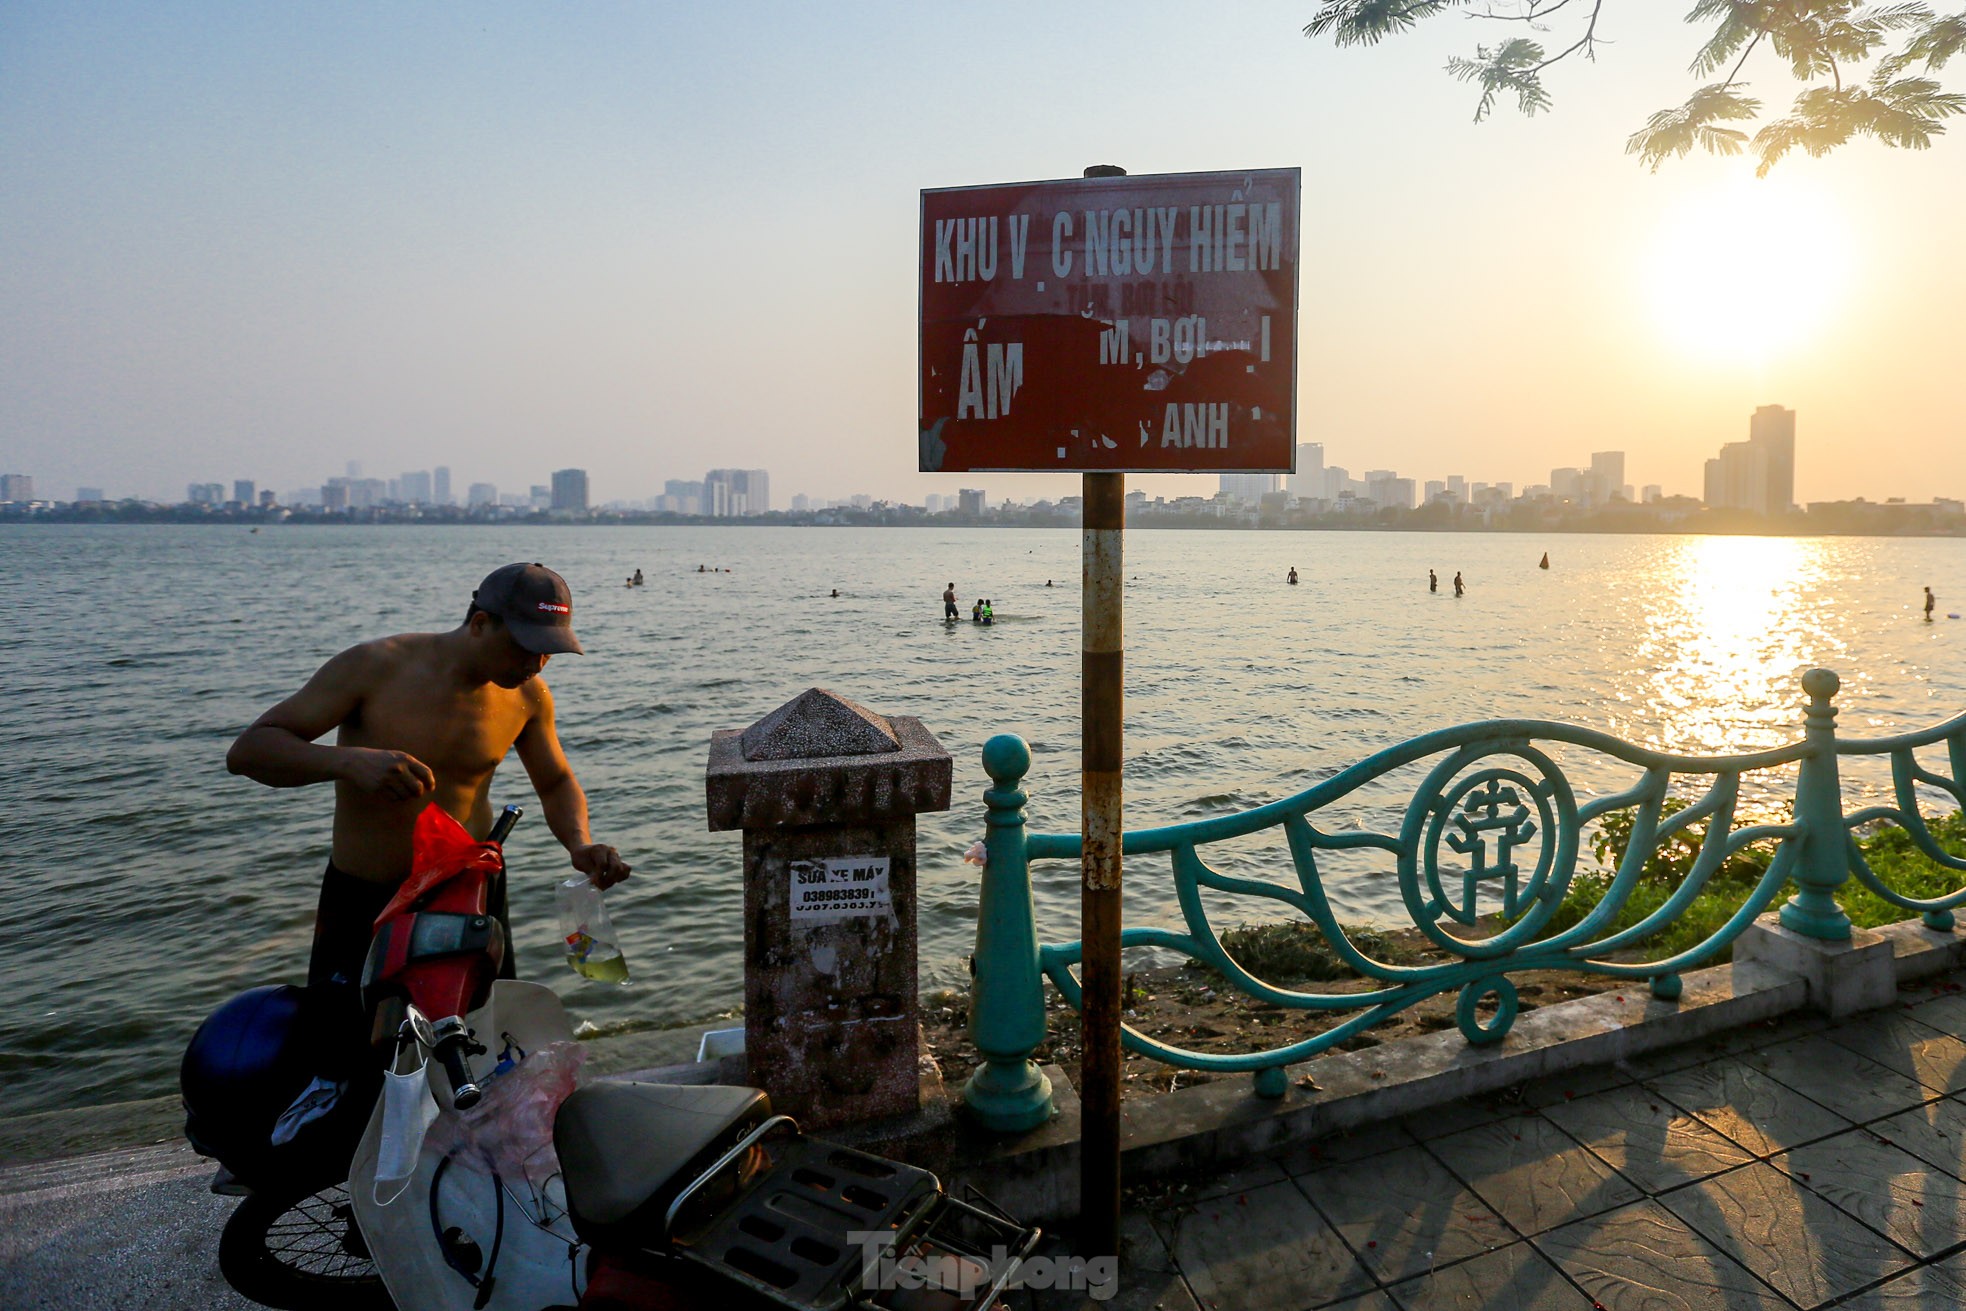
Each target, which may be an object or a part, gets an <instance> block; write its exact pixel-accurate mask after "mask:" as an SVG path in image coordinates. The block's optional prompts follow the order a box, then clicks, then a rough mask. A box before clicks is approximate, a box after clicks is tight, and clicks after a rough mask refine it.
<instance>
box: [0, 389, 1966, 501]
mask: <svg viewBox="0 0 1966 1311" xmlns="http://www.w3.org/2000/svg"><path fill="white" fill-rule="evenodd" d="M1748 433H1749V435H1748V439H1747V440H1746V441H1742V442H1729V443H1725V444H1723V445H1722V447H1721V450H1720V454H1719V455H1718V456H1716V457H1714V458H1710V459H1708V460H1706V461H1705V464H1704V469H1703V473H1704V477H1703V480H1702V483H1701V490H1700V491H1699V492H1698V493H1694V492H1687V491H1680V490H1678V489H1676V488H1668V487H1666V486H1665V485H1663V484H1658V483H1652V484H1646V485H1644V486H1643V488H1642V490H1641V489H1640V488H1638V487H1635V486H1634V485H1633V484H1631V483H1629V482H1627V481H1626V480H1625V462H1626V452H1624V451H1593V452H1591V453H1590V460H1589V463H1588V465H1582V466H1557V467H1553V468H1552V469H1551V470H1550V472H1549V477H1548V480H1547V481H1546V482H1543V483H1535V482H1523V483H1516V482H1513V481H1501V480H1496V481H1487V480H1482V479H1477V478H1469V477H1467V476H1466V475H1465V474H1449V475H1446V476H1445V477H1442V478H1438V479H1430V478H1424V477H1418V478H1416V477H1402V476H1400V475H1399V473H1398V472H1397V471H1396V470H1392V469H1368V470H1365V471H1364V472H1363V473H1362V474H1361V475H1360V476H1358V477H1353V476H1352V475H1351V470H1350V469H1349V468H1348V467H1346V466H1342V465H1337V464H1333V463H1329V462H1327V460H1326V455H1325V446H1324V444H1323V443H1321V442H1301V443H1299V444H1298V445H1297V447H1296V451H1295V457H1296V458H1295V463H1296V468H1295V469H1294V471H1292V472H1291V473H1288V474H1224V475H1219V476H1218V477H1217V479H1216V485H1217V490H1218V491H1219V492H1220V493H1221V494H1223V495H1225V496H1229V497H1231V498H1233V499H1235V500H1237V501H1238V502H1240V503H1243V504H1247V505H1256V504H1259V503H1261V502H1262V501H1263V499H1264V497H1265V496H1266V495H1268V494H1271V493H1275V492H1286V493H1287V494H1288V496H1289V497H1290V498H1291V500H1292V501H1302V502H1306V503H1309V502H1315V501H1325V502H1333V503H1339V502H1343V501H1345V500H1349V499H1359V500H1361V501H1364V502H1369V503H1371V504H1373V505H1375V506H1385V507H1391V508H1395V509H1401V510H1410V509H1414V508H1416V507H1421V506H1426V505H1431V504H1435V503H1439V502H1444V503H1446V504H1449V505H1453V506H1469V507H1473V508H1476V509H1480V508H1483V507H1492V506H1506V505H1508V504H1510V503H1511V502H1513V501H1514V500H1516V499H1517V497H1518V496H1520V497H1521V498H1522V499H1525V500H1535V499H1537V498H1539V497H1549V498H1550V499H1552V500H1553V501H1554V502H1556V503H1559V504H1568V505H1575V506H1578V507H1580V508H1597V507H1604V506H1608V505H1611V504H1612V503H1613V502H1615V501H1619V500H1622V501H1625V502H1628V503H1633V504H1651V503H1654V502H1657V501H1661V500H1666V499H1671V498H1675V497H1684V498H1688V499H1691V500H1695V501H1699V502H1701V503H1703V504H1705V505H1707V506H1710V507H1713V508H1717V509H1739V510H1748V511H1752V512H1754V513H1757V514H1762V515H1775V514H1783V513H1786V512H1789V511H1791V510H1794V509H1797V508H1799V507H1798V504H1797V502H1796V499H1795V496H1794V488H1795V470H1796V453H1795V440H1796V412H1795V411H1794V410H1791V409H1788V408H1786V407H1784V406H1781V405H1773V404H1771V405H1761V406H1757V407H1756V409H1755V410H1754V412H1753V413H1752V414H1751V415H1750V416H1749V417H1748ZM345 468H346V470H347V473H346V475H344V476H338V477H331V478H329V479H328V480H327V482H326V483H324V484H322V486H321V487H320V491H319V494H318V496H317V495H316V494H315V493H314V491H313V489H312V488H303V489H295V490H293V491H289V492H288V493H286V494H285V496H284V497H280V496H278V495H277V494H276V493H274V492H273V491H271V490H268V491H265V492H262V493H260V494H259V495H260V499H259V502H258V504H259V505H260V506H261V507H262V508H263V507H266V506H269V505H272V504H275V503H279V504H288V505H293V506H322V507H324V508H327V509H330V510H347V509H365V508H374V507H377V506H382V505H408V506H419V505H430V506H458V505H461V506H464V507H466V508H474V509H475V508H478V507H481V506H502V507H506V508H531V509H549V510H552V511H556V512H560V511H583V512H584V511H586V510H587V509H589V508H590V507H592V508H602V507H606V508H613V509H623V510H645V511H656V512H666V513H673V514H682V515H700V516H704V517H709V518H742V517H746V516H749V515H757V514H765V513H769V512H770V511H771V510H772V509H773V508H774V507H773V505H772V502H771V496H770V491H769V487H770V474H769V473H768V472H767V471H766V470H763V469H748V470H746V469H712V470H710V471H709V472H708V473H706V474H705V475H704V477H703V478H702V479H698V480H689V479H675V478H670V479H665V480H664V483H663V492H662V493H661V494H660V495H651V496H645V497H636V496H607V497H600V496H592V495H590V492H589V484H588V478H587V473H586V471H585V470H584V469H565V470H559V471H556V472H555V473H553V475H552V481H551V482H550V483H548V484H541V483H529V484H527V488H528V490H527V492H526V493H524V494H520V493H517V492H510V491H502V490H501V489H500V488H499V486H498V485H497V484H495V483H487V482H472V483H470V485H469V490H468V492H467V493H466V495H465V497H464V498H463V499H462V500H461V501H460V500H459V499H458V498H456V497H453V496H451V495H450V485H451V481H452V479H451V470H450V468H449V467H448V466H444V465H439V466H437V467H436V468H434V469H425V470H406V471H404V472H403V473H401V474H399V475H398V476H397V477H395V478H390V479H380V478H364V477H362V463H361V461H358V460H350V461H348V462H346V465H345ZM971 477H972V478H974V475H972V476H971ZM0 478H3V479H4V482H0V501H9V500H32V499H36V498H35V496H34V494H33V488H34V479H33V476H32V475H20V474H5V475H0ZM1068 485H1069V484H1068ZM255 486H256V484H255V482H254V481H253V480H252V479H235V480H234V481H233V494H232V496H231V497H230V503H232V504H243V505H245V506H247V507H251V506H252V505H253V504H254V495H253V493H254V488H255ZM23 489H25V490H26V493H27V494H26V495H16V493H17V492H20V491H22V490H23ZM241 489H244V490H243V492H242V491H241ZM84 490H86V491H89V492H92V493H94V494H93V495H87V496H85V495H81V494H80V493H81V492H82V491H84ZM972 494H974V495H975V496H977V497H984V496H986V495H988V489H987V488H977V489H963V490H962V491H960V492H959V493H956V492H952V493H935V492H929V493H926V494H924V495H923V496H922V497H921V498H920V499H919V500H907V499H905V498H895V497H884V496H879V495H876V494H874V493H870V492H849V493H844V494H842V495H838V496H832V497H827V496H814V495H812V494H810V493H806V492H799V493H795V494H794V495H793V496H792V498H791V502H790V505H789V508H790V509H791V510H792V511H794V512H803V511H806V510H809V509H814V508H832V507H852V508H861V509H865V508H868V507H870V506H872V505H874V504H876V503H898V504H910V505H923V506H925V507H926V508H927V509H928V510H929V512H931V513H933V512H935V511H936V510H937V508H938V505H939V504H943V503H946V504H947V505H948V506H949V507H951V508H954V507H955V506H957V505H959V504H965V505H966V504H969V499H968V498H969V497H970V496H971V495H972ZM1070 495H1071V492H1070V491H1067V490H1061V492H1060V493H1059V496H1058V497H1053V498H1042V497H1030V498H1027V499H1026V500H1025V502H1024V503H1026V504H1029V503H1034V502H1037V501H1041V500H1045V499H1051V500H1056V499H1063V498H1065V497H1069V496H1070ZM1196 495H1197V493H1196V492H1194V491H1192V490H1183V491H1180V492H1177V493H1176V499H1193V498H1195V497H1196ZM40 499H44V500H58V499H59V498H53V497H47V496H42V497H41V498H40ZM75 499H76V500H77V501H82V502H89V501H100V500H103V499H105V497H104V496H103V494H102V489H101V488H100V487H87V488H78V494H77V496H76V498H75ZM139 499H141V498H139ZM997 499H998V501H1000V502H1006V501H1008V502H1015V501H1016V499H1017V498H1015V497H1014V496H1013V497H1005V496H1002V495H998V496H997ZM1203 499H1206V498H1205V497H1204V498H1203ZM1819 499H1821V500H1825V501H1835V500H1848V499H1865V498H1848V497H1824V498H1819ZM1882 499H1883V500H1886V501H1897V502H1902V501H1905V500H1907V499H1913V500H1917V499H1918V498H1906V497H1904V496H1890V497H1885V498H1882ZM1925 499H1927V500H1930V501H1932V502H1938V501H1941V500H1947V501H1949V500H1954V499H1956V498H1950V497H1942V496H1940V495H1938V493H1937V492H1933V493H1931V494H1930V495H1929V497H1927V498H1925ZM182 503H184V504H189V505H193V506H197V505H214V506H216V505H220V504H224V503H227V498H226V496H225V486H224V484H223V483H218V482H214V483H191V484H189V485H188V486H187V488H186V497H185V500H184V502H182ZM979 504H980V503H979Z"/></svg>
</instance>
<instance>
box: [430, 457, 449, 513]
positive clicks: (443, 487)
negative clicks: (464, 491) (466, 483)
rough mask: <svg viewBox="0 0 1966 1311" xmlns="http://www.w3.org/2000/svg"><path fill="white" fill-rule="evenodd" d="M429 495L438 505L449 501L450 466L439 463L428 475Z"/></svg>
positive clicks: (447, 503) (446, 503)
mask: <svg viewBox="0 0 1966 1311" xmlns="http://www.w3.org/2000/svg"><path fill="white" fill-rule="evenodd" d="M430 495H431V497H432V499H434V500H435V501H436V502H437V504H438V505H449V504H450V503H451V467H450V466H449V465H448V464H440V465H438V466H437V467H436V469H435V470H433V471H432V472H431V475H430Z"/></svg>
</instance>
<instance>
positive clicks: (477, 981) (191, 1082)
mask: <svg viewBox="0 0 1966 1311" xmlns="http://www.w3.org/2000/svg"><path fill="white" fill-rule="evenodd" d="M521 813H522V812H521V810H520V808H519V807H517V806H507V807H505V809H504V811H503V813H502V814H501V816H500V817H499V820H498V822H497V824H496V825H495V827H494V829H493V832H492V834H491V836H490V837H489V838H488V839H487V840H486V841H485V842H484V843H482V844H475V845H476V848H477V850H475V851H474V852H473V853H471V858H469V859H467V860H465V861H464V862H463V863H462V865H461V867H460V868H459V869H457V870H456V871H455V872H453V873H451V874H450V875H449V876H447V877H444V878H441V879H439V880H433V881H431V882H430V883H429V884H428V885H427V886H424V887H421V888H418V887H414V886H410V885H406V894H407V895H399V896H398V898H397V899H396V900H395V901H392V903H391V904H390V906H389V908H387V909H386V910H385V911H384V912H383V914H382V916H381V917H379V919H378V921H377V924H376V929H375V934H374V938H373V940H372V942H371V946H370V950H369V954H368V960H367V964H366V966H365V968H364V970H363V978H362V997H363V1004H364V1006H365V1007H367V1008H368V1010H369V1011H370V1013H371V1014H372V1016H373V1017H374V1018H375V1028H374V1030H373V1032H374V1033H376V1034H378V1035H383V1036H382V1037H381V1038H380V1040H379V1048H380V1050H381V1056H380V1059H379V1061H378V1065H379V1067H380V1068H379V1069H377V1070H376V1071H374V1072H372V1073H373V1075H374V1077H373V1078H370V1077H367V1076H366V1075H365V1076H364V1077H363V1078H358V1079H350V1080H347V1081H345V1083H344V1085H343V1086H341V1087H340V1088H339V1089H338V1090H337V1091H338V1096H335V1097H328V1096H326V1095H325V1094H323V1095H322V1096H320V1097H318V1098H316V1103H315V1104H314V1105H312V1106H311V1108H309V1107H307V1106H305V1104H306V1103H307V1102H308V1098H309V1096H310V1090H314V1089H316V1087H317V1085H319V1084H321V1083H322V1082H323V1081H322V1080H320V1079H319V1078H318V1077H317V1078H315V1079H313V1081H312V1082H311V1083H309V1084H307V1085H306V1087H305V1088H304V1089H303V1091H302V1092H301V1093H300V1094H299V1096H298V1098H297V1099H296V1100H295V1101H293V1102H287V1101H283V1100H282V1099H283V1098H286V1097H288V1096H289V1095H290V1094H291V1090H292V1088H293V1086H294V1084H295V1082H296V1080H297V1079H299V1077H300V1073H301V1070H300V1069H297V1068H296V1066H302V1067H304V1058H305V1046H306V1041H305V1035H304V1033H300V1032H299V1031H298V1030H299V1029H300V1028H302V1027H304V1026H301V1025H299V1024H298V1019H297V1017H299V1016H300V1015H301V1014H302V1013H303V1010H304V1007H303V1005H302V1001H303V999H300V998H296V997H294V996H293V995H291V994H294V993H297V992H298V991H299V990H297V989H291V988H288V989H279V988H263V989H255V990H253V991H252V992H249V993H247V994H243V995H242V996H241V997H240V998H235V999H234V1000H233V1001H232V1002H228V1003H227V1004H226V1006H225V1007H221V1008H220V1010H219V1012H217V1013H216V1014H215V1015H214V1016H213V1017H212V1018H211V1019H210V1020H208V1021H207V1022H206V1024H205V1026H203V1027H201V1029H200V1031H199V1035H198V1037H197V1038H195V1039H194V1040H193V1043H192V1048H191V1050H190V1051H188V1052H187V1054H186V1062H185V1080H184V1082H185V1102H186V1107H187V1113H188V1114H187V1130H186V1131H187V1136H189V1137H190V1138H191V1141H192V1144H193V1146H194V1147H195V1148H197V1149H198V1150H199V1151H200V1152H202V1153H204V1154H206V1155H210V1156H214V1157H216V1158H217V1159H218V1160H219V1163H220V1168H219V1172H218V1175H217V1177H216V1178H215V1179H214V1181H213V1189H214V1191H217V1192H225V1193H235V1194H239V1195H241V1196H242V1199H243V1200H242V1201H241V1202H240V1205H239V1206H238V1208H237V1209H235V1211H234V1212H233V1214H232V1216H231V1218H230V1219H229V1220H228V1222H227V1224H226V1226H225V1230H224V1233H223V1235H222V1237H221V1240H220V1244H219V1267H220V1270H221V1272H222V1273H223V1274H224V1276H225V1278H226V1280H227V1281H228V1282H229V1283H230V1284H231V1285H232V1286H233V1288H234V1289H236V1290H237V1291H238V1292H240V1293H241V1294H242V1295H244V1296H246V1297H248V1298H250V1299H252V1300H254V1301H256V1302H259V1303H261V1304H263V1305H267V1306H272V1307H279V1308H288V1309H290V1311H317V1309H322V1311H324V1309H325V1308H329V1307H333V1308H348V1309H350V1311H385V1309H388V1311H464V1308H471V1309H472V1311H507V1309H508V1308H509V1309H512V1311H519V1309H521V1308H523V1309H524V1311H546V1309H548V1308H553V1309H558V1311H569V1309H572V1308H578V1311H665V1309H666V1308H680V1307H702V1306H713V1305H714V1306H719V1307H727V1308H730V1309H731V1311H737V1309H738V1308H740V1307H745V1306H756V1307H773V1308H781V1309H783V1311H850V1309H854V1308H858V1309H861V1311H983V1309H985V1308H991V1307H994V1306H996V1305H997V1302H998V1299H999V1297H1000V1296H1001V1294H1002V1293H1003V1291H1004V1289H1005V1288H1006V1287H1007V1285H1008V1284H1009V1282H1010V1281H1011V1279H1012V1278H1013V1277H1014V1274H1015V1271H1016V1267H1017V1265H1018V1264H1019V1263H1020V1262H1021V1261H1022V1260H1024V1258H1026V1257H1028V1256H1029V1255H1030V1254H1031V1252H1032V1251H1033V1250H1034V1249H1035V1248H1036V1246H1037V1243H1038V1241H1039V1238H1040V1231H1039V1230H1038V1229H1037V1228H1036V1227H1032V1226H1025V1225H1022V1224H1020V1223H1018V1222H1017V1221H1016V1220H1014V1219H1013V1218H1011V1217H1010V1216H1008V1215H1006V1214H1004V1213H1003V1212H1002V1211H1001V1210H1000V1209H999V1208H997V1207H995V1206H994V1205H993V1204H991V1203H990V1202H989V1201H988V1199H987V1198H985V1197H983V1196H981V1195H980V1194H977V1193H975V1192H974V1191H973V1190H972V1191H971V1192H970V1194H969V1195H968V1196H965V1197H961V1198H959V1197H956V1196H953V1195H951V1194H950V1193H949V1192H947V1191H946V1190H945V1189H944V1188H943V1187H942V1185H941V1183H940V1181H939V1180H938V1179H937V1178H936V1176H935V1175H934V1174H933V1173H931V1172H930V1171H927V1170H924V1169H921V1168H919V1167H916V1166H912V1165H908V1164H906V1163H903V1162H900V1161H896V1160H891V1159H888V1158H884V1157H881V1156H877V1155H874V1154H872V1153H869V1152H865V1151H861V1150H859V1149H857V1148H854V1147H850V1146H845V1145H841V1144H837V1143H831V1142H828V1141H825V1140H823V1139H818V1138H812V1137H808V1136H807V1135H805V1134H804V1133H802V1132H801V1131H800V1130H799V1128H798V1125H797V1123H796V1122H795V1121H794V1120H793V1119H792V1118H791V1117H790V1116H786V1115H782V1114H775V1113H773V1111H772V1109H771V1102H770V1098H769V1096H768V1095H767V1094H766V1093H765V1092H764V1091H763V1090H761V1089H757V1088H746V1087H730V1086H718V1085H678V1084H657V1083H638V1082H628V1081H619V1080H595V1081H592V1082H588V1083H585V1084H584V1085H580V1086H574V1085H575V1083H576V1075H575V1072H576V1071H577V1068H578V1064H579V1060H580V1057H581V1049H580V1048H579V1047H578V1045H577V1044H575V1043H574V1042H573V1041H572V1038H573V1034H572V1026H571V1024H570V1022H569V1021H568V1019H567V1016H566V1013H565V1010H564V1009H563V1008H562V1006H561V1005H560V1002H559V999H558V997H557V996H556V995H555V994H554V993H553V991H552V990H551V989H549V988H545V987H542V986H540V985H538V984H532V983H527V982H522V981H519V980H516V979H509V978H506V979H501V978H499V977H498V975H499V972H500V966H501V965H502V964H503V961H504V959H505V956H506V953H507V950H508V948H507V944H506V941H505V930H504V926H503V925H502V923H501V922H500V920H499V919H498V918H497V917H496V916H495V915H493V914H492V913H491V904H490V892H491V880H492V879H493V878H494V877H495V876H496V875H497V874H498V873H499V872H500V871H501V870H502V861H501V859H500V852H501V846H502V843H503V841H504V839H505V837H506V836H507V834H509V832H510V831H511V828H512V825H513V824H514V823H516V822H517V820H518V817H519V815H520V814H521ZM459 832H460V833H461V832H462V830H461V829H460V830H459ZM415 882H416V880H415V879H414V878H413V879H412V884H414V883H415ZM296 1049H298V1050H296ZM215 1052H216V1053H217V1054H216V1055H214V1053H215ZM194 1057H198V1059H197V1060H194ZM228 1062H229V1063H228ZM194 1066H196V1067H197V1070H196V1071H194ZM194 1075H196V1077H194ZM221 1085H223V1086H224V1087H225V1089H226V1090H227V1095H224V1096H221V1095H219V1094H218V1093H215V1092H214V1088H215V1087H219V1086H221ZM242 1089H243V1091H241V1090H242ZM269 1094H270V1095H269ZM276 1103H277V1105H276ZM297 1106H301V1107H303V1109H304V1110H308V1109H311V1111H312V1114H311V1115H306V1114H304V1115H303V1116H302V1118H303V1119H304V1120H305V1121H306V1122H305V1123H304V1124H303V1125H302V1126H301V1128H300V1129H299V1130H297V1131H294V1132H292V1133H290V1134H289V1136H288V1138H287V1140H286V1141H284V1142H280V1143H277V1144H275V1145H272V1146H270V1147H269V1146H267V1145H266V1144H267V1141H268V1139H269V1138H271V1137H273V1136H275V1134H276V1133H277V1131H278V1126H280V1125H282V1124H288V1123H289V1122H291V1121H293V1120H294V1118H295V1110H296V1107H297ZM248 1111H250V1113H248ZM269 1123H271V1124H272V1125H273V1126H275V1127H274V1128H273V1129H269V1128H268V1125H269Z"/></svg>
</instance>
